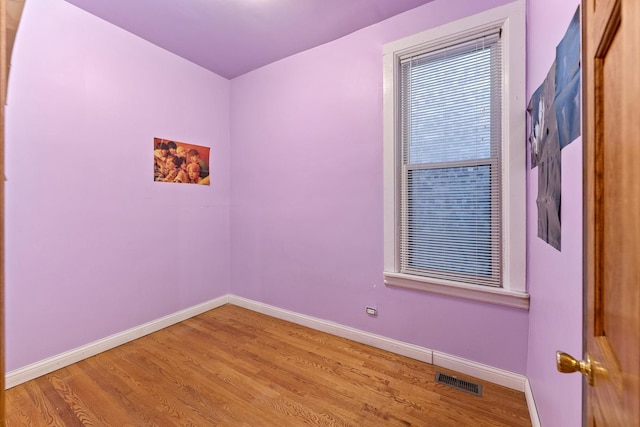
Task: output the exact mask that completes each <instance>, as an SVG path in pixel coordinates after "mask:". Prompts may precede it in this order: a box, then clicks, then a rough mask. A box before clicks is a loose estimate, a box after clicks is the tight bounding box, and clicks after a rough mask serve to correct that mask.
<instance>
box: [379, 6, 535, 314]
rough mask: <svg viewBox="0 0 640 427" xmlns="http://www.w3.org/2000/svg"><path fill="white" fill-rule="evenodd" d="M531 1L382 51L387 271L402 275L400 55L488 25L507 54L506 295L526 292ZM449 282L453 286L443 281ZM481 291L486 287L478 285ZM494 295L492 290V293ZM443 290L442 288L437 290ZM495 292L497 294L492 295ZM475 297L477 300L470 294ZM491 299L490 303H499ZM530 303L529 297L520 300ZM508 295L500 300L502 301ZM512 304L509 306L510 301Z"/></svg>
mask: <svg viewBox="0 0 640 427" xmlns="http://www.w3.org/2000/svg"><path fill="white" fill-rule="evenodd" d="M525 11H526V4H525V1H524V0H517V1H515V2H513V3H509V4H506V5H503V6H499V7H496V8H494V9H490V10H487V11H484V12H481V13H478V14H476V15H472V16H468V17H466V18H463V19H460V20H458V21H455V22H452V23H449V24H445V25H442V26H439V27H435V28H432V29H430V30H427V31H424V32H422V33H419V34H416V35H413V36H409V37H406V38H404V39H401V40H398V41H395V42H391V43H388V44H386V45H385V46H384V49H383V54H384V55H383V73H384V75H383V88H384V103H383V114H384V122H383V123H384V163H383V177H384V271H385V273H398V272H399V271H400V270H399V260H398V254H397V252H398V251H397V248H398V230H399V212H398V194H397V193H398V192H399V191H398V189H399V185H398V174H397V173H396V167H397V164H398V152H397V150H398V148H397V145H396V139H397V138H396V137H397V134H398V132H397V129H398V128H397V126H398V117H397V114H398V113H397V106H396V93H395V92H396V86H397V81H396V79H397V74H398V73H397V71H396V67H397V66H398V63H399V58H400V57H402V56H404V55H407V54H410V53H411V52H414V51H418V50H423V49H425V48H429V47H433V46H436V45H437V44H438V43H449V42H450V41H451V40H452V38H458V37H463V38H464V37H468V36H469V34H471V33H474V32H478V31H486V29H487V28H493V27H496V26H500V27H501V28H502V34H503V37H502V40H503V48H504V49H503V52H504V58H503V60H504V66H503V69H504V81H505V84H504V88H503V97H504V102H503V114H504V119H503V141H504V142H503V144H502V153H503V160H504V161H503V168H504V175H503V190H502V193H503V221H504V223H503V248H502V250H503V254H504V255H503V256H504V262H503V290H505V291H506V293H507V294H513V295H518V294H526V280H525V271H526V144H525V138H526V132H525V124H526V120H525V118H526V117H525V107H526V99H525V98H526V94H525V88H526V85H525V84H526V82H525V76H526V73H525V71H526V52H525V46H526V16H525ZM442 286H448V285H442V284H441V287H442ZM412 287H413V288H414V289H422V290H427V291H432V292H436V291H435V290H433V289H435V288H431V289H429V288H427V287H425V286H422V282H420V281H416V282H415V283H414V286H412ZM477 288H478V290H479V291H481V292H482V291H483V290H485V288H486V287H483V286H478V287H477ZM488 292H489V293H492V292H491V291H488ZM438 293H442V292H438ZM493 294H495V293H493ZM448 295H452V296H456V297H462V298H468V295H478V293H469V292H462V293H461V292H458V291H452V292H450V293H449V294H448ZM471 299H476V300H477V298H471ZM494 299H495V298H493V297H491V298H489V299H488V300H487V299H484V300H487V302H494V301H493V300H494ZM519 299H520V300H521V302H523V304H520V303H516V304H517V305H516V306H519V307H521V308H527V307H525V304H526V305H527V306H528V299H527V298H526V297H525V298H519ZM500 300H504V298H498V302H497V303H500V302H499V301H500ZM506 305H510V304H506Z"/></svg>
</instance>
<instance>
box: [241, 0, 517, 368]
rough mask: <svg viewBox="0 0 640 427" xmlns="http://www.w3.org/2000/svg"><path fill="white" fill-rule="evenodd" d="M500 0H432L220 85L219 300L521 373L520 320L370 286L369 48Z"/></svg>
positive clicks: (376, 153) (373, 104)
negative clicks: (226, 138)
mask: <svg viewBox="0 0 640 427" xmlns="http://www.w3.org/2000/svg"><path fill="white" fill-rule="evenodd" d="M507 2H508V1H504V0H484V1H473V2H470V1H463V0H446V1H445V0H437V1H434V2H433V3H429V4H427V5H424V6H421V7H419V8H417V9H414V10H412V11H409V12H407V13H404V14H402V15H399V16H396V17H394V18H391V19H389V20H386V21H383V22H382V23H380V24H377V25H374V26H371V27H368V28H366V29H364V30H361V31H359V32H356V33H354V34H351V35H349V36H346V37H344V38H342V39H339V40H337V41H335V42H331V43H328V44H326V45H323V46H320V47H317V48H315V49H311V50H309V51H306V52H303V53H301V54H298V55H295V56H292V57H289V58H287V59H284V60H282V61H279V62H277V63H274V64H271V65H268V66H266V67H263V68H261V69H258V70H256V71H254V72H251V73H249V74H246V75H244V76H241V77H239V78H236V79H234V80H233V81H232V82H231V135H232V140H233V144H232V148H231V173H232V179H231V200H232V203H231V234H232V236H233V238H232V242H231V289H232V291H233V293H235V294H238V295H240V296H243V297H247V298H250V299H253V300H257V301H261V302H264V303H267V304H272V305H274V306H277V307H281V308H284V309H288V310H292V311H295V312H299V313H304V314H307V315H311V316H315V317H318V318H321V319H326V320H330V321H333V322H337V323H340V324H343V325H347V326H350V327H354V328H358V329H361V330H366V331H370V332H373V333H376V334H380V335H384V336H387V337H391V338H394V339H398V340H402V341H405V342H410V343H413V344H417V345H421V346H425V347H428V348H431V349H434V350H438V351H441V352H445V353H448V354H452V355H456V356H459V357H463V358H467V359H471V360H474V361H476V362H480V363H484V364H487V365H490V366H494V367H498V368H502V369H506V370H509V371H513V372H517V373H521V374H524V373H525V372H526V363H527V362H526V357H527V333H528V313H527V312H526V311H524V310H518V309H512V308H506V307H502V306H497V305H490V304H483V303H477V302H472V301H468V300H459V299H454V298H449V297H443V296H437V295H434V294H429V293H423V292H416V291H411V290H406V289H400V288H393V287H387V286H385V285H384V284H383V282H382V268H383V227H382V216H383V213H382V204H383V201H382V197H383V194H382V47H383V45H384V44H385V43H388V42H391V41H394V40H397V39H399V38H402V37H405V36H409V35H412V34H415V33H418V32H421V31H424V30H427V29H429V28H432V27H435V26H438V25H441V24H444V23H448V22H451V21H453V20H456V19H459V18H462V17H465V16H468V15H472V14H474V13H477V12H480V11H482V10H486V9H488V8H491V7H495V6H498V5H500V4H505V3H507ZM522 143H523V144H524V135H523V140H522ZM366 305H374V306H377V307H378V313H379V315H378V317H377V318H371V317H368V316H367V315H366V314H365V306H366Z"/></svg>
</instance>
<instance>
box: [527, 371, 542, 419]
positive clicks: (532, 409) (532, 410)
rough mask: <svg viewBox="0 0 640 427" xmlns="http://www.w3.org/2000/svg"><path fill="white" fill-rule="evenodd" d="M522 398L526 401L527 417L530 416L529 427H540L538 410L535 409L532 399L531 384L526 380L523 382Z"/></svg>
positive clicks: (534, 402)
mask: <svg viewBox="0 0 640 427" xmlns="http://www.w3.org/2000/svg"><path fill="white" fill-rule="evenodd" d="M524 397H525V398H526V399H527V408H529V415H530V416H531V426H532V427H541V426H542V423H540V417H539V416H538V408H537V407H536V401H535V399H534V398H533V390H532V389H531V382H530V381H529V379H528V378H527V380H526V381H525V386H524Z"/></svg>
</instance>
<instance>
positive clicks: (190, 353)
mask: <svg viewBox="0 0 640 427" xmlns="http://www.w3.org/2000/svg"><path fill="white" fill-rule="evenodd" d="M436 370H439V371H442V372H445V373H451V374H453V375H456V373H455V372H451V371H447V370H444V369H440V368H437V367H435V366H432V365H429V364H425V363H422V362H418V361H415V360H413V359H409V358H405V357H402V356H398V355H395V354H393V353H389V352H385V351H382V350H378V349H375V348H372V347H369V346H366V345H362V344H359V343H356V342H353V341H349V340H346V339H342V338H338V337H335V336H332V335H329V334H325V333H322V332H318V331H315V330H312V329H309V328H305V327H302V326H298V325H295V324H292V323H289V322H285V321H282V320H278V319H274V318H272V317H268V316H264V315H261V314H258V313H255V312H252V311H249V310H245V309H243V308H240V307H236V306H233V305H226V306H223V307H220V308H217V309H215V310H211V311H209V312H207V313H204V314H202V315H200V316H197V317H194V318H192V319H189V320H187V321H184V322H182V323H179V324H177V325H174V326H171V327H168V328H166V329H163V330H161V331H158V332H156V333H154V334H151V335H148V336H146V337H143V338H140V339H138V340H136V341H133V342H131V343H128V344H125V345H122V346H120V347H117V348H115V349H112V350H109V351H107V352H104V353H101V354H99V355H97V356H94V357H91V358H89V359H86V360H84V361H81V362H79V363H76V364H74V365H71V366H68V367H66V368H63V369H60V370H58V371H55V372H53V373H51V374H48V375H45V376H42V377H40V378H37V379H35V380H33V381H29V382H27V383H25V384H21V385H19V386H17V387H14V388H12V389H10V390H7V393H6V398H7V401H6V405H7V415H6V424H7V426H30V427H31V426H61V427H71V426H118V427H120V426H278V427H282V426H299V425H317V426H373V427H377V426H435V427H439V426H456V427H458V426H509V427H512V426H530V425H531V423H530V421H529V413H528V411H527V407H526V402H525V397H524V394H523V393H520V392H516V391H513V390H510V389H507V388H504V387H501V386H497V385H494V384H490V383H486V382H481V383H482V385H483V395H482V397H478V396H474V395H472V394H470V393H466V392H464V391H459V390H456V389H453V388H450V387H447V386H444V385H441V384H437V383H435V382H434V377H435V372H436ZM458 375H459V374H458ZM459 376H460V377H463V378H465V379H468V380H475V379H474V378H471V377H465V376H464V375H459Z"/></svg>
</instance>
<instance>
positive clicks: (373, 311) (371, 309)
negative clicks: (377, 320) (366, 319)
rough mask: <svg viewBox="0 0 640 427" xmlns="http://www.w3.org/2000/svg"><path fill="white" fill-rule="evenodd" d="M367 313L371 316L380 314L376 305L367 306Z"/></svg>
mask: <svg viewBox="0 0 640 427" xmlns="http://www.w3.org/2000/svg"><path fill="white" fill-rule="evenodd" d="M367 314H368V315H369V316H377V315H378V309H377V308H375V307H367Z"/></svg>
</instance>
